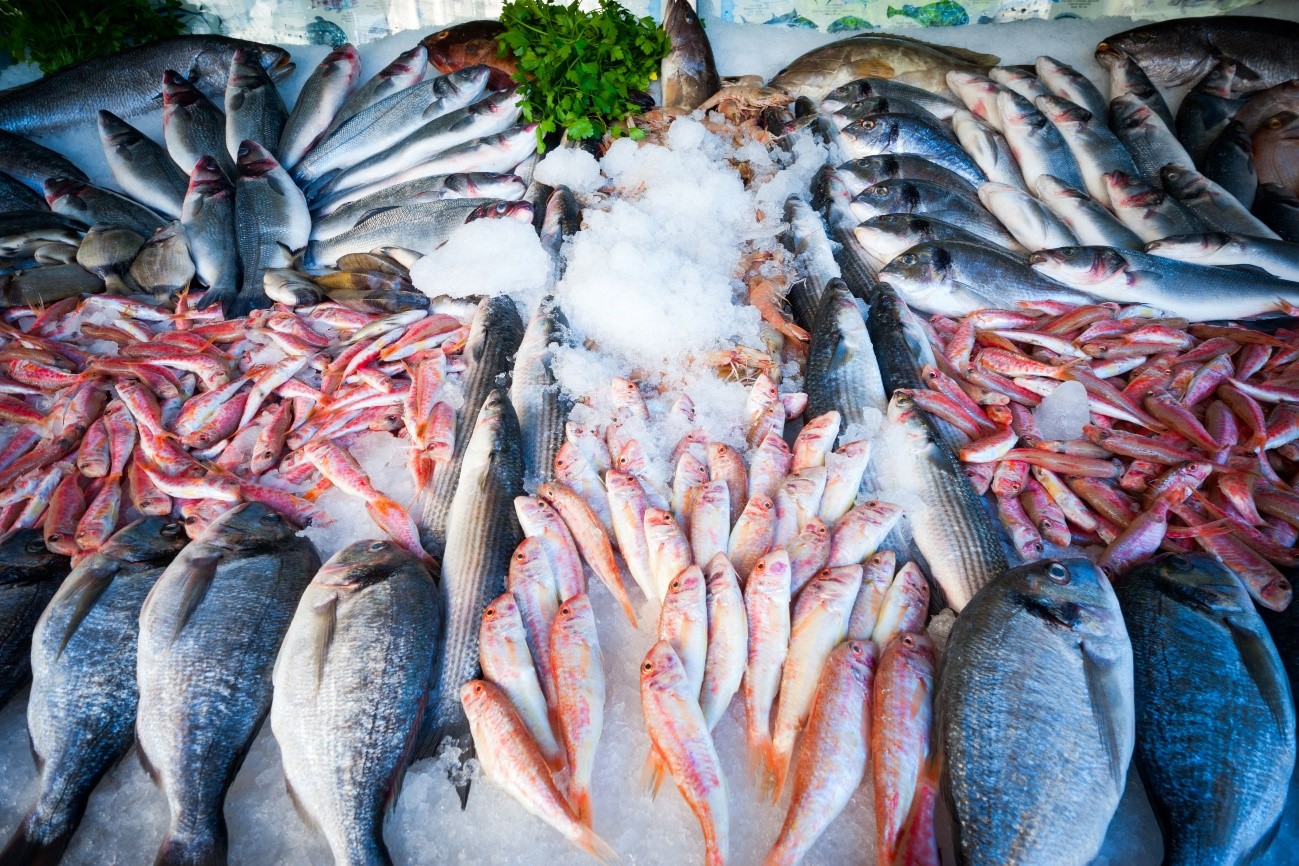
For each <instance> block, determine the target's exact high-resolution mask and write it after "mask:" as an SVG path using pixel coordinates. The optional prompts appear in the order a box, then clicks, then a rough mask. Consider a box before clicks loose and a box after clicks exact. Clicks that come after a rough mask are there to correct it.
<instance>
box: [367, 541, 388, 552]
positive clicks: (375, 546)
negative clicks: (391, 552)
mask: <svg viewBox="0 0 1299 866" xmlns="http://www.w3.org/2000/svg"><path fill="white" fill-rule="evenodd" d="M387 547H388V542H386V541H375V542H373V543H371V545H370V550H372V551H374V552H376V553H377V552H378V551H380V550H384V549H386V548H387Z"/></svg>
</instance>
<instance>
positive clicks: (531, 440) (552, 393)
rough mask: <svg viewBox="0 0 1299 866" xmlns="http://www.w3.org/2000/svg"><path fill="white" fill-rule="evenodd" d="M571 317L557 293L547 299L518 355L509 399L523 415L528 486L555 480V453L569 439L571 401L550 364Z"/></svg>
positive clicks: (526, 333) (533, 320)
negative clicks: (567, 316)
mask: <svg viewBox="0 0 1299 866" xmlns="http://www.w3.org/2000/svg"><path fill="white" fill-rule="evenodd" d="M567 328H568V321H567V320H566V319H565V318H564V312H563V310H561V309H560V308H559V305H558V304H557V303H556V302H555V299H554V298H549V297H548V298H544V299H543V300H542V301H541V304H540V305H539V306H538V307H537V312H536V313H535V314H534V315H533V317H532V319H531V321H529V322H528V327H527V330H525V331H524V332H523V341H522V342H521V343H520V344H519V351H518V354H517V355H516V356H515V358H514V370H513V373H512V375H511V378H510V402H511V403H513V404H514V413H515V415H517V416H518V419H519V434H520V439H521V443H522V451H523V483H524V486H525V487H526V488H527V489H528V490H534V489H536V486H537V485H538V484H541V483H543V482H546V481H554V480H555V455H556V454H558V453H559V449H560V446H562V445H563V444H564V424H565V422H566V421H567V420H568V413H569V411H570V409H571V403H570V402H569V400H568V398H567V397H565V396H564V395H563V394H562V393H561V392H560V388H559V383H558V382H557V381H556V380H555V373H554V371H553V370H552V369H551V358H552V355H553V350H552V348H551V347H552V346H553V345H554V344H555V343H562V342H563V341H564V340H565V339H566V335H565V333H564V332H565V331H566V330H567Z"/></svg>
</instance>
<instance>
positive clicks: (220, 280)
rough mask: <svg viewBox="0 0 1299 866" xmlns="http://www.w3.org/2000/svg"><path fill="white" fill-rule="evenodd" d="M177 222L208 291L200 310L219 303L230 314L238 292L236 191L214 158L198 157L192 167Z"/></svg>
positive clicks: (200, 303)
mask: <svg viewBox="0 0 1299 866" xmlns="http://www.w3.org/2000/svg"><path fill="white" fill-rule="evenodd" d="M180 222H181V225H183V226H184V227H185V233H186V234H187V235H188V236H189V249H190V253H191V254H192V255H193V257H194V272H195V274H197V275H198V278H199V279H200V280H201V281H202V282H203V285H205V286H207V287H208V290H207V291H206V292H204V293H203V300H202V301H200V302H199V307H200V308H205V307H210V306H211V305H212V304H215V303H220V304H221V306H222V308H223V309H224V311H225V312H226V313H230V312H232V311H233V309H234V300H235V295H236V293H237V292H238V290H239V248H238V245H237V244H236V243H235V188H234V187H233V186H232V185H231V183H230V181H228V180H226V178H225V175H223V174H222V173H221V169H220V166H219V164H218V163H217V160H216V159H215V158H214V157H211V156H204V157H201V158H200V159H199V161H198V162H197V163H195V164H194V172H193V174H191V175H190V179H189V189H188V190H187V191H186V193H185V201H184V203H183V204H182V206H181V209H180Z"/></svg>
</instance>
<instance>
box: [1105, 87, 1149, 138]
mask: <svg viewBox="0 0 1299 866" xmlns="http://www.w3.org/2000/svg"><path fill="white" fill-rule="evenodd" d="M1154 114H1155V113H1154V112H1153V111H1151V110H1150V106H1148V105H1146V104H1145V103H1144V102H1142V101H1141V99H1140V98H1139V97H1138V96H1137V95H1136V94H1135V93H1132V92H1128V93H1124V94H1121V95H1119V96H1116V97H1114V98H1113V99H1112V100H1110V123H1111V124H1112V125H1113V126H1114V128H1115V129H1116V130H1118V129H1125V130H1136V129H1140V128H1141V127H1143V126H1145V125H1147V124H1149V123H1150V122H1151V118H1152V117H1154Z"/></svg>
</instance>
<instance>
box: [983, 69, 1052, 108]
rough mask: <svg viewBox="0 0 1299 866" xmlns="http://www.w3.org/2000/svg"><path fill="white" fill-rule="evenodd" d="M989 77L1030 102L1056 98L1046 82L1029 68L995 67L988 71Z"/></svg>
mask: <svg viewBox="0 0 1299 866" xmlns="http://www.w3.org/2000/svg"><path fill="white" fill-rule="evenodd" d="M988 77H989V78H991V79H992V80H993V81H995V82H997V83H998V84H1000V85H1001V86H1002V87H1004V88H1006V89H1007V90H1013V91H1014V92H1015V93H1018V94H1019V95H1020V96H1022V97H1024V98H1025V99H1027V100H1028V101H1029V102H1036V101H1037V100H1038V99H1040V98H1041V97H1043V96H1054V94H1053V93H1052V92H1051V88H1050V87H1048V86H1047V85H1046V82H1044V81H1041V80H1039V79H1038V77H1037V75H1036V74H1035V71H1033V70H1030V68H1029V67H1027V66H1025V67H1018V66H994V67H992V68H991V69H989V70H988Z"/></svg>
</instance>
